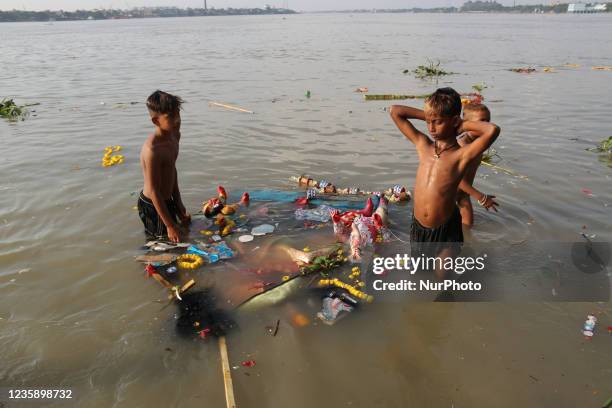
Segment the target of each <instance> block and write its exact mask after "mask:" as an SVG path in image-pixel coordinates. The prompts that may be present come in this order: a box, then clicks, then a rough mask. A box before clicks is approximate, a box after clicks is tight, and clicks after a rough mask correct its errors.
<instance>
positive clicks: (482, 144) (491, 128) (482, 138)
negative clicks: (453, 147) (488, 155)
mask: <svg viewBox="0 0 612 408" xmlns="http://www.w3.org/2000/svg"><path fill="white" fill-rule="evenodd" d="M461 127H462V129H463V131H464V132H470V135H471V136H472V137H474V141H473V142H472V143H470V144H468V145H466V146H465V147H462V149H463V159H464V161H465V162H466V163H467V162H470V161H472V160H474V159H475V158H476V157H478V156H479V155H481V154H482V153H483V152H484V151H485V150H487V149H488V148H489V147H491V145H492V144H493V142H494V141H495V139H497V136H499V132H500V129H499V126H497V125H496V124H494V123H489V122H472V121H464V122H463V123H462V125H461Z"/></svg>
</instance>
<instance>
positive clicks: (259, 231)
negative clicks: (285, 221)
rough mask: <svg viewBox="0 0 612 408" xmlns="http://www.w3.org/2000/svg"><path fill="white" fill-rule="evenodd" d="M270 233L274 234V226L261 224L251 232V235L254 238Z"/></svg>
mask: <svg viewBox="0 0 612 408" xmlns="http://www.w3.org/2000/svg"><path fill="white" fill-rule="evenodd" d="M272 232H274V225H270V224H261V225H258V226H256V227H255V228H253V229H252V230H251V234H252V235H255V236H258V235H266V234H271V233H272Z"/></svg>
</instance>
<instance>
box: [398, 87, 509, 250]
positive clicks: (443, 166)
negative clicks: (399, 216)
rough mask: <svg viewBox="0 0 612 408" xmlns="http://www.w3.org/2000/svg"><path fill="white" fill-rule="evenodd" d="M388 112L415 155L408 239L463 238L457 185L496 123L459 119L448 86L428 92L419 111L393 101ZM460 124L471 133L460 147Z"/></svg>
mask: <svg viewBox="0 0 612 408" xmlns="http://www.w3.org/2000/svg"><path fill="white" fill-rule="evenodd" d="M390 113H391V118H392V119H393V121H394V122H395V124H396V125H397V127H398V128H399V130H400V131H401V132H402V133H403V134H404V135H405V136H406V138H408V140H410V141H411V142H412V143H414V145H415V146H416V150H417V154H418V156H419V167H418V169H417V175H416V181H415V186H414V208H413V216H412V221H413V223H412V227H411V230H410V240H411V242H418V243H442V242H444V243H448V242H463V231H462V228H461V214H460V212H459V208H458V207H457V201H456V200H457V189H458V187H459V183H460V182H461V180H462V179H463V176H464V174H465V172H466V170H467V167H468V164H469V163H470V162H472V161H473V160H475V159H476V158H477V157H478V156H479V155H481V154H482V153H483V152H484V151H485V150H486V149H488V148H489V146H491V144H492V143H493V142H494V141H495V139H496V138H497V136H498V135H499V132H500V129H499V127H497V126H496V125H494V124H492V123H487V122H473V121H463V122H462V120H461V118H460V116H459V115H460V114H461V97H460V96H459V94H458V93H457V92H456V91H455V90H454V89H452V88H441V89H438V90H437V91H436V92H434V93H433V94H432V95H431V96H430V97H429V98H427V100H426V101H425V109H424V110H420V109H416V108H411V107H408V106H401V105H394V106H392V107H391V109H390ZM411 119H418V120H424V121H425V122H426V123H427V129H428V131H429V134H430V136H431V139H430V138H429V137H427V136H426V135H425V134H424V133H421V132H420V131H419V130H417V129H416V128H415V127H414V126H413V125H412V123H411V122H410V120H411ZM460 128H462V129H463V131H465V132H470V134H471V135H472V136H473V137H474V141H473V142H472V143H470V144H467V145H465V146H463V147H460V146H459V144H458V143H457V133H458V129H460ZM432 139H433V140H432ZM489 200H491V199H490V198H489ZM487 205H488V206H490V205H491V203H490V202H489V203H485V206H487Z"/></svg>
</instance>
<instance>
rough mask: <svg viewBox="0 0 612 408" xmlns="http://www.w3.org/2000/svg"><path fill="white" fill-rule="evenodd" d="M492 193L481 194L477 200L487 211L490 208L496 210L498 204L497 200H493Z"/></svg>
mask: <svg viewBox="0 0 612 408" xmlns="http://www.w3.org/2000/svg"><path fill="white" fill-rule="evenodd" d="M494 198H495V196H494V195H487V194H483V195H482V197H481V198H480V199H479V200H478V204H480V205H482V206H483V207H484V208H486V209H487V211H489V210H490V209H491V208H492V209H493V210H495V212H497V206H498V205H499V204H498V203H497V201H495V200H494Z"/></svg>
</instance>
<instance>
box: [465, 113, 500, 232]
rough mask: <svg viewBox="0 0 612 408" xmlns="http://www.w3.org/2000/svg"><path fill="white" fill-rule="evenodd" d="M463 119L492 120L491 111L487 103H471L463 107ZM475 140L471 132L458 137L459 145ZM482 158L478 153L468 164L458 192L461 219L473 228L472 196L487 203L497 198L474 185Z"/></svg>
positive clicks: (493, 205)
mask: <svg viewBox="0 0 612 408" xmlns="http://www.w3.org/2000/svg"><path fill="white" fill-rule="evenodd" d="M463 120H467V121H477V122H490V121H491V112H490V111H489V108H487V107H486V106H485V105H482V104H473V103H469V104H467V105H465V106H464V107H463ZM474 140H475V139H474V138H473V137H472V135H471V134H470V133H469V132H463V133H461V134H460V135H459V136H458V137H457V143H459V146H465V145H467V144H469V143H472V142H473V141H474ZM481 160H482V154H480V155H478V157H476V159H474V161H472V162H471V163H470V164H468V167H467V169H466V171H465V175H464V176H463V180H461V183H460V184H459V191H458V192H457V205H458V206H459V211H460V212H461V221H462V222H463V225H464V226H465V227H467V228H471V227H472V225H474V209H473V208H472V200H471V198H470V197H472V198H474V199H475V200H476V201H478V203H480V204H484V203H486V202H487V200H488V199H490V200H489V201H491V200H492V199H494V198H495V196H493V195H492V196H488V195H486V194H483V193H481V192H480V191H478V190H477V189H475V188H474V187H473V183H474V178H475V177H476V171H477V170H478V166H480V161H481ZM496 206H497V202H495V201H492V206H491V207H490V208H493V209H494V210H495V211H497V207H496ZM485 208H486V209H487V211H488V210H489V207H485Z"/></svg>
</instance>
